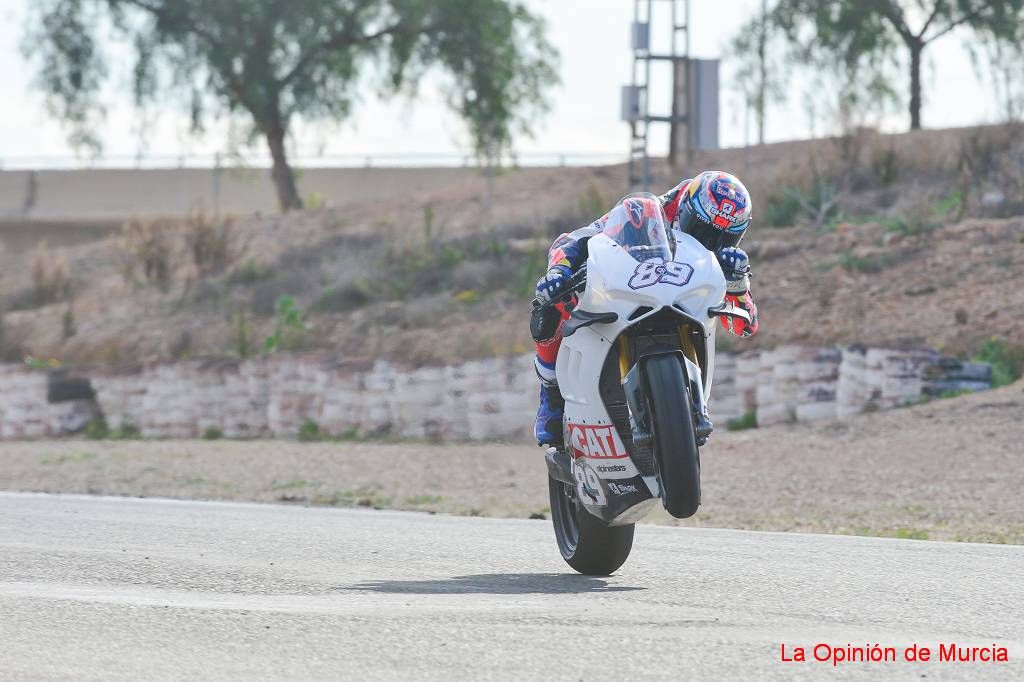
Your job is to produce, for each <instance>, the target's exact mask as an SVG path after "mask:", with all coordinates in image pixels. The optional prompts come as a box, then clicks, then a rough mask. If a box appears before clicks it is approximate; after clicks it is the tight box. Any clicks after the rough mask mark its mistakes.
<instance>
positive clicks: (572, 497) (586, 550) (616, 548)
mask: <svg viewBox="0 0 1024 682" xmlns="http://www.w3.org/2000/svg"><path fill="white" fill-rule="evenodd" d="M548 495H549V497H550V499H551V523H552V525H554V527H555V540H556V541H557V542H558V551H559V552H561V553H562V558H563V559H565V562H566V563H567V564H569V565H570V566H572V567H573V568H574V569H576V570H577V571H579V572H580V573H582V574H583V575H611V574H612V573H614V572H615V571H616V570H617V569H618V568H619V567H620V566H622V564H624V563H625V562H626V558H627V557H628V556H629V551H630V550H631V549H632V548H633V528H634V526H633V524H629V525H628V526H608V525H605V523H604V522H603V521H602V520H601V519H599V518H597V517H596V516H594V515H593V514H591V513H590V512H588V511H587V510H586V509H584V508H583V506H582V505H580V503H579V501H578V500H577V498H576V489H575V488H574V487H573V486H571V485H568V484H566V483H563V482H562V481H557V480H555V479H553V478H551V477H550V476H548Z"/></svg>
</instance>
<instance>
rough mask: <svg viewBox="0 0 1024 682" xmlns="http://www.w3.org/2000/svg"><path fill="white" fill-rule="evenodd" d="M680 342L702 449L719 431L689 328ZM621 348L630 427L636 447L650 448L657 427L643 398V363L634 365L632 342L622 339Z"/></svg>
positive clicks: (685, 330)
mask: <svg viewBox="0 0 1024 682" xmlns="http://www.w3.org/2000/svg"><path fill="white" fill-rule="evenodd" d="M679 342H680V347H681V348H682V351H683V368H684V369H685V371H686V376H687V379H688V380H689V382H690V399H691V400H692V401H693V403H692V409H693V414H694V432H695V435H696V440H697V445H698V446H702V445H704V444H705V443H707V441H708V438H709V437H710V436H711V433H712V431H714V428H715V427H714V424H712V423H711V417H710V416H709V415H708V405H707V401H706V400H705V399H704V387H703V385H702V381H701V371H700V366H699V365H698V364H697V353H696V349H695V348H694V347H693V341H692V340H691V339H690V335H689V330H688V329H687V328H686V327H685V326H681V327H679ZM618 346H619V376H620V378H621V379H622V386H623V388H624V389H625V394H626V403H627V404H628V405H629V425H630V430H631V431H632V435H633V443H634V444H635V445H638V446H644V445H648V444H649V443H650V442H651V440H652V439H653V437H654V434H653V430H652V428H651V427H652V426H653V425H652V424H651V422H650V419H649V417H648V415H647V405H646V402H645V401H644V399H643V397H642V395H641V394H642V385H643V383H642V377H641V376H640V363H639V362H637V363H635V364H634V363H633V358H632V352H631V349H630V345H629V339H628V338H627V337H626V336H624V335H623V336H620V337H619V339H618Z"/></svg>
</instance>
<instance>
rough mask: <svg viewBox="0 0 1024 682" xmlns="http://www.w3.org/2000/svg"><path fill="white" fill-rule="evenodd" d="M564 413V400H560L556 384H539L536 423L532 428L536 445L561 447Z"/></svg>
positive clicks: (559, 392)
mask: <svg viewBox="0 0 1024 682" xmlns="http://www.w3.org/2000/svg"><path fill="white" fill-rule="evenodd" d="M564 411H565V400H563V399H562V392H561V391H559V390H558V384H555V383H547V382H544V383H541V385H540V405H539V406H538V407H537V423H536V424H535V425H534V427H533V435H534V436H535V437H536V438H537V445H553V446H555V447H558V448H561V447H562V445H563V442H562V413H563V412H564Z"/></svg>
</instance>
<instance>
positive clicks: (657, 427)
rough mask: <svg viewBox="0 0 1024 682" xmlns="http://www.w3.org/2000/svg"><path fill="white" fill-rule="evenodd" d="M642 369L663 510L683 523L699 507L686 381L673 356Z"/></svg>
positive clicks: (661, 357)
mask: <svg viewBox="0 0 1024 682" xmlns="http://www.w3.org/2000/svg"><path fill="white" fill-rule="evenodd" d="M644 369H645V370H646V372H645V375H646V377H647V388H648V391H649V394H648V400H649V401H650V408H651V422H652V424H653V430H654V452H655V456H656V457H657V460H658V470H659V472H660V473H661V476H660V478H661V485H662V487H663V488H664V497H663V501H664V504H665V510H666V511H667V512H668V513H669V514H671V515H672V516H674V517H675V518H677V519H686V518H689V517H691V516H693V515H694V514H696V513H697V508H698V507H699V506H700V453H699V451H698V450H697V437H696V433H695V431H694V425H693V411H692V410H693V408H692V405H693V402H692V400H691V397H690V389H689V381H687V379H686V373H685V372H683V366H682V364H681V363H680V361H679V358H678V357H677V356H675V355H658V356H655V357H652V358H650V359H649V360H647V365H646V367H645V368H644Z"/></svg>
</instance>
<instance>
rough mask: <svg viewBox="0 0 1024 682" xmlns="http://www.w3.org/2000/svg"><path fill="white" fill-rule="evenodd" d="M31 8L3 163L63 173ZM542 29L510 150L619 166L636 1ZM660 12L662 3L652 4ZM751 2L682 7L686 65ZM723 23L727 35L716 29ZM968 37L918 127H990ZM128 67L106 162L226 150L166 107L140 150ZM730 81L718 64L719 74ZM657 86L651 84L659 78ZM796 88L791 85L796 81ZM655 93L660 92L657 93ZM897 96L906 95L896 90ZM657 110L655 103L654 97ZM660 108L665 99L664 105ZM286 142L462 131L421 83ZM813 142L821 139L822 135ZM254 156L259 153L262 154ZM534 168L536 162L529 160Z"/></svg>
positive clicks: (991, 106)
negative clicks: (687, 12)
mask: <svg viewBox="0 0 1024 682" xmlns="http://www.w3.org/2000/svg"><path fill="white" fill-rule="evenodd" d="M31 2H32V0H0V69H2V72H3V73H4V74H5V75H7V78H5V79H4V80H3V81H2V82H0V93H2V97H3V101H4V102H5V104H6V106H5V111H4V115H3V117H2V119H0V121H2V125H0V164H2V165H3V166H4V167H8V168H10V167H19V166H26V165H35V166H38V165H44V166H45V165H66V164H69V163H72V162H73V159H74V151H73V150H72V149H71V148H70V147H69V146H68V144H67V142H66V131H65V130H63V129H62V128H61V126H60V124H59V123H58V122H56V121H54V120H52V119H50V118H49V117H48V116H47V114H46V111H45V108H44V106H43V100H42V97H41V96H40V95H39V94H38V93H37V92H35V91H34V90H33V88H32V74H31V70H30V69H29V67H28V64H27V63H26V61H25V59H24V57H23V56H22V54H21V52H20V50H19V45H20V43H21V40H22V35H23V33H24V28H25V24H26V18H27V15H28V13H29V7H30V4H31ZM526 2H527V4H528V5H530V6H531V7H532V8H533V9H534V10H535V11H537V12H539V13H540V14H542V15H543V16H544V17H545V18H546V20H547V21H548V24H549V35H550V39H551V41H552V42H553V43H554V44H555V45H556V47H557V48H558V49H559V50H560V51H561V69H560V71H561V79H562V84H561V86H560V87H559V88H558V89H557V90H556V91H555V92H554V108H553V110H552V112H551V113H550V114H549V115H548V116H547V117H545V118H544V119H543V120H541V121H539V122H537V124H536V125H535V135H534V137H533V138H532V139H527V138H522V139H519V140H517V141H516V149H517V150H518V151H519V152H521V153H522V154H523V157H524V161H526V162H529V159H530V158H531V156H532V155H551V156H556V155H560V154H568V155H580V156H581V157H582V156H593V157H594V158H595V159H596V158H597V157H604V158H607V159H608V160H615V158H625V156H626V154H627V152H628V143H629V133H628V127H627V126H626V124H625V123H622V122H621V121H620V120H619V114H620V112H619V96H620V95H619V91H620V87H621V86H622V85H624V84H626V83H628V82H629V81H630V78H631V73H632V67H633V58H632V53H631V51H630V49H629V24H630V22H631V21H632V18H633V6H634V2H633V0H526ZM659 3H660V4H663V5H666V6H667V3H666V2H665V0H655V4H656V5H657V4H659ZM759 7H760V0H691V27H692V30H691V55H692V56H694V57H701V58H721V57H725V58H726V59H727V58H728V55H729V44H730V40H731V39H732V38H733V37H734V35H735V27H738V26H739V25H740V24H742V23H743V21H744V20H745V19H746V18H747V17H748V16H749V14H750V13H751V12H755V11H758V9H759ZM723 25H724V26H725V27H726V28H725V29H723ZM667 32H668V28H667V26H666V25H665V24H663V23H662V24H660V25H655V26H654V27H653V28H652V34H653V38H652V40H654V41H656V42H655V48H657V47H658V42H657V41H659V40H662V39H664V38H665V37H666V36H667ZM969 39H970V36H969V35H968V34H966V33H964V34H961V33H960V32H953V33H951V34H950V35H948V36H946V37H945V38H944V39H942V40H941V41H940V42H937V43H935V44H934V45H932V46H930V47H929V48H928V50H927V51H926V52H925V55H926V68H925V109H924V114H923V119H924V125H925V127H936V128H941V127H952V126H962V125H971V124H975V123H983V122H992V121H995V120H996V119H997V112H996V109H997V108H996V105H995V103H994V102H993V101H992V97H991V96H990V94H989V92H988V89H987V87H986V84H985V83H984V82H983V79H980V78H979V77H978V75H977V73H976V72H975V71H974V69H973V68H972V66H971V64H970V61H969V59H968V57H967V54H966V52H965V50H964V41H965V40H969ZM128 68H129V64H127V63H125V64H115V65H114V68H113V74H112V75H113V80H112V81H111V86H110V88H109V91H108V93H107V96H106V102H105V103H106V105H107V107H108V115H107V119H106V122H105V125H104V126H103V129H102V131H101V135H100V136H101V139H102V140H103V145H104V155H105V156H106V157H108V158H110V159H118V158H122V159H129V158H131V157H134V156H135V155H136V154H138V153H139V151H140V149H142V150H144V151H145V154H146V155H147V156H148V157H150V158H151V159H153V163H157V159H160V158H164V159H168V158H176V157H179V156H183V155H184V156H189V157H193V156H194V157H195V158H196V159H200V158H203V157H206V156H212V154H214V153H215V152H218V151H224V150H225V149H226V128H225V127H224V126H216V125H214V126H211V127H210V133H209V134H207V135H206V136H205V137H204V138H203V139H198V140H197V139H193V138H192V137H191V136H190V135H189V134H188V132H187V130H188V125H187V121H186V119H185V117H184V116H183V115H182V113H181V112H178V111H175V110H174V109H173V108H170V107H169V108H167V109H166V110H165V111H164V112H163V113H161V114H160V116H159V117H158V119H157V121H156V123H155V124H154V125H153V126H152V127H151V129H150V131H149V133H148V135H147V137H146V140H145V142H144V143H142V142H140V139H139V135H138V133H137V131H138V129H139V117H138V115H137V114H136V112H134V110H133V108H132V106H131V103H130V101H129V98H128V95H127V94H125V93H127V88H126V84H127V82H128V77H129V76H128ZM729 71H730V66H729V63H728V62H726V63H724V64H723V67H722V72H723V76H727V75H728V74H729ZM659 76H660V78H659ZM793 80H796V79H795V78H794V79H793ZM659 84H660V87H659ZM652 86H653V87H654V90H655V92H659V91H662V90H661V88H664V90H663V92H665V93H667V91H668V88H669V86H670V84H669V79H668V73H667V72H665V73H661V74H659V73H657V72H656V73H655V74H654V78H653V79H652ZM722 86H723V90H722V94H721V97H720V102H719V106H720V110H721V118H720V122H719V125H720V143H721V144H722V146H741V145H744V144H745V143H746V142H747V141H748V140H751V135H752V132H751V131H750V130H749V128H750V127H752V125H753V124H752V122H749V125H747V123H748V122H747V121H746V117H745V116H744V111H743V108H742V107H741V106H738V102H739V99H738V95H737V94H736V92H735V90H734V89H732V88H730V87H729V83H728V79H727V78H723V81H722ZM789 89H790V90H791V91H792V92H793V93H797V94H795V95H793V96H791V97H790V98H789V100H788V101H787V103H786V104H785V105H782V106H779V107H776V108H775V109H774V110H771V111H770V112H769V116H768V121H767V138H768V141H779V140H786V139H797V138H804V137H808V136H810V135H811V131H812V127H811V124H810V122H809V121H808V118H807V115H806V113H805V112H806V105H805V104H804V103H802V102H801V101H800V97H801V95H800V94H799V93H800V90H801V89H800V87H799V84H798V83H790V88H789ZM897 89H898V90H900V91H902V90H904V89H905V85H904V83H903V82H900V83H898V84H897ZM654 100H655V107H657V105H658V104H659V98H658V97H657V96H654ZM666 101H667V95H666V96H665V97H663V98H661V102H662V103H663V102H666ZM907 124H908V123H907V116H906V114H905V113H904V112H903V111H902V110H898V111H896V112H894V114H893V115H892V116H888V117H887V118H886V119H885V120H884V121H883V122H882V127H883V129H884V130H891V131H898V130H901V129H904V128H905V127H906V126H907ZM295 132H296V134H295V135H294V140H293V143H292V147H293V153H294V154H295V155H296V156H298V157H301V158H303V159H310V158H315V157H316V156H317V155H318V154H327V155H349V154H351V155H359V156H373V155H382V156H381V157H380V158H381V159H382V160H383V161H381V160H379V161H378V163H381V165H386V157H387V156H388V155H404V154H426V155H444V156H451V157H454V156H456V155H459V154H465V153H466V152H467V145H466V144H465V139H466V138H465V129H464V127H463V125H462V123H461V122H460V121H459V120H458V118H457V117H456V116H455V115H454V114H452V113H450V112H449V111H448V110H447V107H446V105H445V104H444V96H443V91H442V88H441V83H440V81H439V80H438V79H436V78H432V79H427V80H426V81H425V83H424V84H423V85H422V86H421V88H420V92H419V95H418V96H417V97H416V98H415V100H413V101H409V100H406V99H398V100H392V101H383V102H382V101H379V100H378V99H376V98H375V97H374V95H373V93H372V92H368V93H367V95H366V97H365V99H364V101H363V102H362V103H361V104H360V105H359V106H358V107H357V108H356V111H355V114H354V116H353V117H352V118H351V119H350V120H349V121H347V122H345V123H343V124H340V125H331V126H324V125H316V126H313V125H306V126H300V127H299V129H298V130H297V131H295ZM816 132H818V133H821V132H822V131H821V130H817V131H816ZM650 146H651V152H652V153H654V154H661V153H664V151H665V148H666V146H667V127H666V126H656V127H655V128H653V129H652V136H651V145H650ZM261 151H262V150H261ZM536 158H539V157H536Z"/></svg>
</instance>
